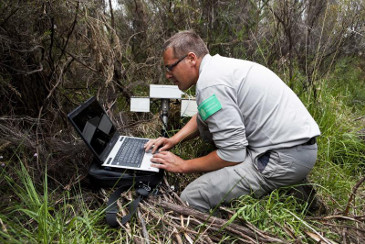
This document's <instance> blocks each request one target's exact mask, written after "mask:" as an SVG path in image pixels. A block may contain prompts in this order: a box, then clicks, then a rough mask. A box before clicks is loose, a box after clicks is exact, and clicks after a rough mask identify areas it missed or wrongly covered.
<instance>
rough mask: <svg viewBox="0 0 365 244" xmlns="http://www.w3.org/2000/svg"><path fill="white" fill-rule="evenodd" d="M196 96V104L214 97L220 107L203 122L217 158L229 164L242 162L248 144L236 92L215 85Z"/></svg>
mask: <svg viewBox="0 0 365 244" xmlns="http://www.w3.org/2000/svg"><path fill="white" fill-rule="evenodd" d="M197 95H198V96H197V99H198V104H200V103H202V102H203V101H204V100H206V99H208V98H209V97H211V96H213V95H215V96H216V97H217V99H218V101H219V102H220V104H221V106H222V108H221V109H220V110H219V111H217V112H215V113H214V114H212V115H211V116H209V117H208V118H207V119H206V120H205V123H206V124H207V125H208V128H209V131H210V133H211V134H212V138H213V141H214V143H215V145H216V147H217V154H218V156H219V157H220V158H221V159H223V160H226V161H229V162H243V161H244V160H245V158H246V147H247V145H248V142H247V138H246V133H245V126H244V118H243V117H242V115H241V112H240V109H239V107H238V105H237V95H236V91H235V90H234V89H233V88H231V87H228V86H226V85H215V86H210V87H207V88H205V89H202V90H200V91H199V94H197Z"/></svg>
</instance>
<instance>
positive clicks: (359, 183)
mask: <svg viewBox="0 0 365 244" xmlns="http://www.w3.org/2000/svg"><path fill="white" fill-rule="evenodd" d="M364 181H365V176H364V177H363V178H362V179H361V180H359V182H357V183H356V185H355V186H354V188H353V189H352V193H351V195H350V198H349V201H348V202H347V206H346V209H345V211H343V215H346V216H347V215H348V214H349V211H350V205H351V202H352V200H353V199H355V194H356V191H357V189H359V187H360V185H361V184H362V183H363V182H364Z"/></svg>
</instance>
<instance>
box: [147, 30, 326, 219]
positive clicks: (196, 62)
mask: <svg viewBox="0 0 365 244" xmlns="http://www.w3.org/2000/svg"><path fill="white" fill-rule="evenodd" d="M163 60H164V64H165V67H166V77H167V79H169V80H170V81H172V82H173V83H174V84H176V85H178V87H179V89H180V90H187V89H188V88H190V87H191V86H193V85H196V100H197V104H198V111H199V113H198V114H197V115H195V116H193V117H192V118H191V120H190V121H189V122H188V123H187V124H186V125H185V126H184V127H183V128H182V129H181V130H180V131H179V132H178V133H176V134H175V135H174V136H172V137H171V138H162V137H160V138H157V139H154V140H150V141H149V142H148V143H146V145H145V149H146V150H150V149H152V152H155V151H156V149H157V148H160V149H159V152H158V153H156V154H155V155H154V157H153V158H152V160H151V161H152V162H153V164H152V165H153V166H154V167H157V168H160V169H164V170H167V171H169V172H179V173H191V172H208V173H206V174H203V175H202V176H201V177H199V178H198V179H196V180H195V181H193V182H192V183H190V184H189V185H188V186H187V187H186V189H185V190H184V191H183V192H182V194H181V198H182V199H183V200H184V201H186V202H187V203H188V205H190V206H191V207H193V208H195V209H198V210H200V211H204V212H207V211H209V209H212V208H214V207H215V206H217V205H218V204H220V203H223V202H225V203H226V202H229V201H230V200H232V199H234V198H237V197H239V196H241V195H245V194H251V193H253V194H254V195H255V196H257V197H260V196H262V195H264V194H266V193H269V192H271V191H272V190H274V189H276V188H278V187H281V186H287V185H292V184H296V183H298V182H300V181H302V180H303V179H304V178H305V177H306V176H307V175H308V173H309V171H310V170H311V169H312V168H313V166H314V164H315V161H316V157H317V145H316V141H315V137H317V136H319V135H320V131H319V128H318V125H317V124H316V122H315V121H314V120H313V118H312V117H311V115H310V114H309V113H308V111H307V109H306V108H305V107H304V105H303V104H302V103H301V101H300V100H299V98H298V97H297V96H296V95H295V93H294V92H293V91H292V90H290V88H289V87H288V86H286V84H285V83H284V82H283V81H282V80H281V79H280V78H279V77H278V76H277V75H275V74H274V73H273V72H272V71H270V70H269V69H267V68H265V67H263V66H262V65H259V64H257V63H253V62H249V61H245V60H238V59H233V58H226V57H222V56H219V55H215V56H211V55H210V54H209V52H208V49H207V47H206V45H205V44H204V42H203V40H202V39H201V38H200V37H199V36H198V35H197V34H195V33H194V32H192V31H183V32H179V33H177V34H175V35H174V36H172V37H171V38H170V39H169V40H167V41H166V42H165V44H164V51H163ZM199 134H200V136H201V137H203V138H204V139H207V140H211V141H212V142H214V144H215V146H216V148H217V149H216V150H215V151H213V152H211V153H209V154H208V155H206V156H204V157H200V158H194V159H190V160H183V159H182V158H180V157H178V156H176V155H174V154H173V153H171V152H169V151H167V150H169V149H170V148H172V147H173V146H175V145H176V144H178V143H180V142H182V141H184V140H188V139H191V138H193V137H195V136H197V135H199Z"/></svg>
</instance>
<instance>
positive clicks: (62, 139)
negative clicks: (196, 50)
mask: <svg viewBox="0 0 365 244" xmlns="http://www.w3.org/2000/svg"><path fill="white" fill-rule="evenodd" d="M364 6H365V5H364V1H363V0H361V1H356V2H354V1H347V0H339V1H328V0H320V1H309V0H304V1H287V0H277V1H267V0H253V1H252V0H250V1H249V0H235V1H217V0H209V1H207V0H200V1H191V0H186V1H177V0H134V1H132V0H127V1H118V4H117V5H116V2H115V1H105V0H104V1H99V0H98V1H95V0H94V1H77V0H65V1H48V0H47V1H46V0H30V1H9V0H2V1H0V43H1V45H0V55H1V62H0V103H1V104H2V106H0V113H1V117H0V156H1V157H2V158H0V161H1V165H2V166H1V173H0V191H1V196H2V201H1V203H0V227H1V230H0V242H2V243H9V242H10V243H18V242H19V243H24V242H28V243H29V242H30V243H39V242H46V243H49V242H63V243H69V242H72V243H74V242H77V243H79V242H81V243H93V242H95V243H99V242H108V243H109V242H111V243H113V242H129V241H131V240H133V237H132V236H133V234H136V236H138V237H142V236H143V234H142V231H141V230H140V229H139V226H140V225H139V223H137V222H132V223H131V226H130V228H129V229H128V231H129V232H123V231H118V230H110V229H108V228H106V227H105V225H104V221H103V208H102V206H104V204H103V202H104V200H103V199H105V194H104V193H103V192H96V193H95V192H91V191H90V192H89V190H88V188H87V187H86V186H88V185H87V180H86V179H85V176H86V173H87V167H88V162H89V161H90V159H91V155H90V153H89V152H88V151H87V150H86V148H85V147H84V145H83V143H82V142H81V141H80V140H79V139H77V137H76V136H75V133H74V131H73V129H72V128H71V126H70V125H69V123H68V121H67V116H66V115H67V113H68V112H69V111H71V110H72V109H73V108H74V107H75V106H77V105H78V104H80V103H81V102H82V101H84V100H85V99H86V98H88V97H90V96H92V95H96V96H97V97H98V98H99V99H100V100H101V101H102V103H103V106H104V107H105V109H106V110H107V111H108V113H109V115H110V116H111V117H112V119H113V121H114V122H115V123H116V125H117V127H118V129H119V130H120V131H121V132H122V133H124V134H131V135H145V136H149V137H156V136H157V135H159V132H160V129H161V128H160V126H159V125H160V122H159V118H158V115H155V114H156V113H158V104H157V103H156V104H152V110H153V111H154V114H152V113H151V114H137V113H131V112H128V110H129V98H130V97H131V96H141V95H142V96H143V95H146V94H147V93H148V85H149V84H164V83H167V81H166V80H165V78H164V71H163V70H164V69H163V68H162V63H161V46H162V43H163V41H164V40H165V39H167V38H168V37H169V36H171V34H173V33H175V32H177V31H179V30H184V29H194V30H195V31H196V32H197V33H199V34H200V35H201V36H202V38H203V39H204V40H205V41H206V43H207V46H208V47H209V49H210V51H211V54H216V53H219V54H220V55H224V56H231V57H236V58H244V59H249V60H253V61H256V62H258V63H261V64H264V65H266V66H268V67H269V68H271V69H272V70H274V71H275V72H276V73H278V74H279V75H280V76H281V77H282V79H283V80H284V81H286V82H287V84H288V85H289V86H290V87H291V88H293V89H294V90H295V92H296V93H297V94H298V95H299V96H300V98H301V99H302V101H303V102H304V103H305V105H306V106H307V108H308V109H309V111H310V112H311V114H312V115H313V116H314V118H315V119H316V121H317V122H318V124H319V126H320V129H321V132H322V135H321V137H320V138H319V139H318V144H319V149H320V150H319V154H318V156H319V157H318V158H319V160H318V163H317V164H316V166H315V169H314V170H313V171H312V173H311V175H310V180H311V181H312V182H313V184H314V186H315V188H316V190H317V192H318V195H319V197H320V199H322V201H323V202H324V203H325V205H326V207H327V209H328V212H327V214H328V215H329V217H333V216H341V214H343V213H345V212H346V211H345V209H346V208H347V207H348V206H349V207H350V211H349V212H347V216H345V217H346V218H347V219H341V220H338V219H336V218H335V217H333V218H322V217H321V216H317V215H316V213H314V216H308V215H309V214H310V213H308V209H307V206H305V205H303V204H302V203H298V202H297V201H296V200H295V199H294V198H292V197H287V196H286V195H285V194H284V195H283V194H281V193H282V191H283V189H280V190H278V191H274V192H273V193H272V194H271V195H269V196H266V197H264V198H263V199H259V200H258V199H253V198H251V197H250V196H246V197H242V198H241V199H238V200H237V201H235V202H234V203H232V206H229V207H227V208H223V207H222V208H220V210H221V211H223V212H225V211H226V212H228V213H230V214H232V216H233V217H232V216H229V217H232V218H231V221H232V222H234V223H236V222H239V223H240V222H241V223H242V222H246V223H251V224H253V225H255V227H257V228H260V229H262V230H266V231H267V232H269V233H271V234H273V235H277V236H280V237H282V238H284V239H286V240H288V241H298V242H299V241H303V242H311V240H312V239H313V235H312V236H310V235H308V232H311V233H315V232H313V231H314V230H317V231H318V232H321V233H322V232H327V233H328V234H326V235H325V236H326V238H329V239H333V240H336V241H339V242H341V241H342V242H352V243H361V242H360V241H359V240H360V239H359V237H362V236H363V231H362V232H361V231H359V230H358V229H359V228H358V227H360V228H364V226H363V219H359V218H358V217H359V216H363V215H364V212H365V209H364V208H363V206H364V205H365V204H364V200H363V199H365V198H364V186H363V185H360V186H359V187H358V188H357V189H354V188H353V187H354V186H355V185H356V183H357V182H359V179H360V178H362V177H363V176H364V165H365V156H364V155H365V154H364V153H365V144H364V138H365V136H364V132H363V131H364V124H365V118H364V112H365V111H364V108H365V106H364V104H365V95H364V94H365V91H364V90H365V84H364V83H365V80H364V77H365V75H364V74H365V68H364V67H365V66H364V65H365V64H364V61H363V60H364V58H363V57H364V53H365V50H364V48H365V46H364V34H365V33H364V31H365V30H364V28H363V24H364V21H365V19H364V18H365V12H364V11H365V9H364ZM188 93H189V94H194V91H192V90H191V91H189V92H188ZM174 106H175V105H173V109H172V111H174V109H175V108H174ZM169 119H170V125H171V127H170V128H169V129H170V131H169V133H170V134H173V133H175V132H176V131H177V130H178V129H179V128H181V126H182V124H184V123H186V120H184V119H179V116H178V115H177V113H174V112H173V113H171V114H170V118H169ZM208 151H209V146H208V145H206V144H205V143H202V142H201V141H199V140H194V141H192V142H189V143H183V144H181V145H178V146H177V147H176V148H175V149H174V152H175V153H177V154H178V155H180V156H182V157H183V158H190V157H194V156H201V155H204V154H206V153H207V152H208ZM194 177H195V175H190V176H183V175H172V174H167V177H166V178H167V181H168V182H170V184H171V185H173V186H174V187H175V191H176V192H175V193H177V194H178V193H179V192H180V191H181V189H183V187H184V186H185V185H186V184H187V183H188V182H189V181H191V180H192V179H193V178H194ZM354 190H357V192H355V193H354ZM167 192H168V193H169V194H170V195H171V194H173V193H171V189H170V190H169V191H167ZM284 192H285V190H284ZM169 194H167V195H169ZM353 195H354V196H358V197H355V198H354V199H353V200H351V201H350V196H353ZM161 212H163V211H162V210H161V209H159V208H158V207H154V208H153V211H151V215H146V216H147V217H148V218H150V222H147V223H146V224H147V227H148V230H149V234H150V236H151V238H153V237H155V240H160V241H163V242H171V240H170V239H169V238H170V237H171V238H172V237H174V236H175V234H176V233H177V234H176V236H177V235H180V234H181V235H182V236H183V237H184V238H186V240H188V238H187V237H186V236H187V235H188V234H189V235H190V234H191V235H195V237H196V238H199V237H200V235H199V234H196V233H199V231H196V230H197V229H198V227H196V229H194V230H189V229H188V228H187V227H186V228H185V227H184V226H183V227H181V229H178V231H175V230H174V229H173V228H175V227H176V228H177V226H176V224H175V225H172V223H176V221H177V220H179V217H178V216H172V215H168V214H167V213H161ZM148 218H147V219H148ZM164 218H167V219H164ZM349 218H350V219H351V218H352V220H354V221H351V220H350V219H349ZM355 220H356V221H355ZM361 221H362V222H361ZM183 222H184V221H183ZM169 223H171V225H170V226H168V225H169ZM194 223H199V222H194ZM354 223H356V225H355V224H354ZM201 224H202V226H204V224H203V223H201ZM166 226H168V227H169V228H167V229H166V228H165V227H166ZM343 226H345V227H343ZM357 228H358V229H357ZM165 229H166V232H164V230H165ZM189 231H190V232H189ZM207 231H208V230H207ZM217 232H219V231H217ZM187 233H188V234H187ZM192 233H193V234H192ZM194 233H195V234H194ZM210 233H211V232H210ZM201 234H202V236H203V235H204V233H201ZM322 234H323V233H322ZM316 235H317V234H316ZM176 238H177V237H176ZM219 238H221V239H220V241H221V242H234V241H239V239H238V238H237V237H235V236H234V237H230V236H220V237H219ZM356 238H358V239H356ZM184 240H185V239H184ZM202 240H205V239H202ZM156 242H157V241H156ZM217 242H218V241H217ZM312 242H318V241H312Z"/></svg>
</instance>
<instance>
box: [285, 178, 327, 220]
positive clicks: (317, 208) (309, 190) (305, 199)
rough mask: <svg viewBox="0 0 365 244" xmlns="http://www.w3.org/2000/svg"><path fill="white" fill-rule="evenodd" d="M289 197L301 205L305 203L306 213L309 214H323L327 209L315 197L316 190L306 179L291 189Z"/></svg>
mask: <svg viewBox="0 0 365 244" xmlns="http://www.w3.org/2000/svg"><path fill="white" fill-rule="evenodd" d="M288 193H289V195H292V196H293V197H295V198H296V199H297V200H299V202H301V203H307V204H308V206H307V209H308V212H309V213H311V214H319V215H322V214H325V213H326V212H327V209H326V207H325V205H324V204H323V202H322V201H321V200H320V199H319V198H318V197H317V196H316V190H315V189H314V188H313V186H312V184H311V183H309V182H308V181H307V180H306V179H305V180H304V181H303V182H301V183H300V184H299V185H295V186H293V187H291V188H290V189H289V191H288Z"/></svg>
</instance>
